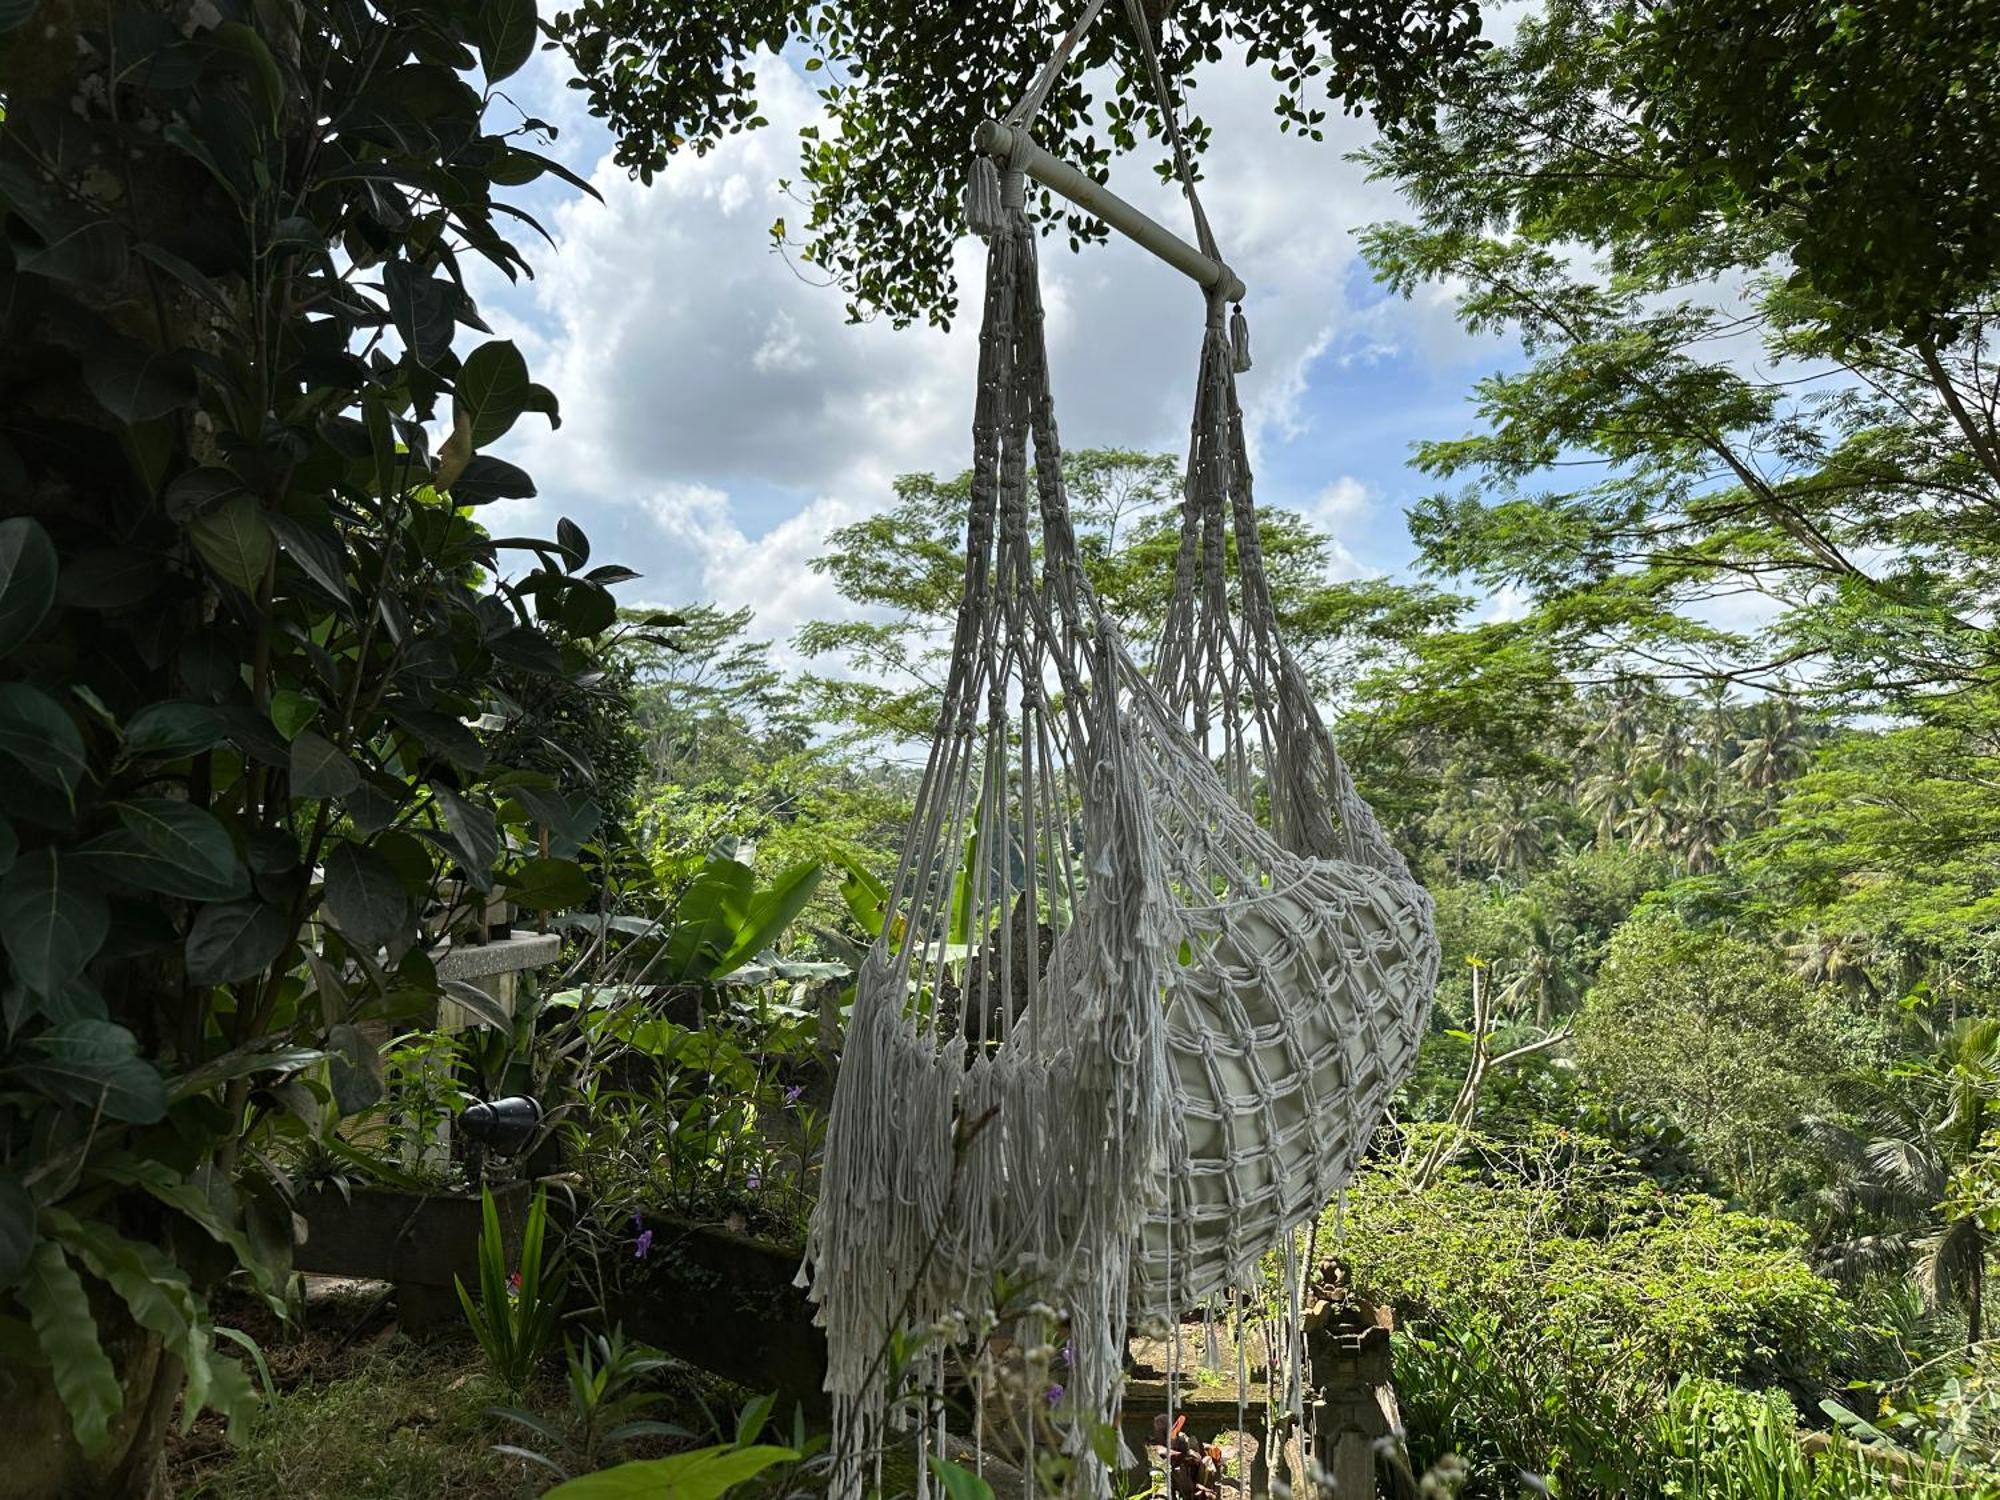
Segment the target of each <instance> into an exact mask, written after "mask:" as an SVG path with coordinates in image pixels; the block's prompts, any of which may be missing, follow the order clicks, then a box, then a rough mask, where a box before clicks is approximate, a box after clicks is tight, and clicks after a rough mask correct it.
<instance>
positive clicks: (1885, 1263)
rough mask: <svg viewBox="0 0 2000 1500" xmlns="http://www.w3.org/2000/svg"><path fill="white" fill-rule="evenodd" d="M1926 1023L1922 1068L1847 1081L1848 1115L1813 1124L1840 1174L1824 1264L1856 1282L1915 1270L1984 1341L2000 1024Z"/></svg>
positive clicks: (1829, 1199) (1927, 1293)
mask: <svg viewBox="0 0 2000 1500" xmlns="http://www.w3.org/2000/svg"><path fill="white" fill-rule="evenodd" d="M1917 1024H1918V1026H1919V1027H1920V1028H1921V1029H1923V1030H1924V1031H1925V1033H1926V1034H1924V1035H1922V1036H1921V1037H1919V1038H1918V1040H1917V1046H1916V1048H1915V1050H1916V1052H1917V1053H1918V1060H1917V1061H1915V1062H1912V1063H1908V1064H1905V1065H1902V1066H1899V1067H1896V1068H1892V1069H1890V1070H1888V1071H1886V1072H1883V1073H1871V1074H1864V1075H1858V1076H1856V1077H1853V1078H1850V1079H1848V1080H1845V1081H1844V1082H1843V1084H1842V1085H1841V1088H1840V1091H1839V1094H1838V1097H1839V1099H1840V1102H1841V1103H1842V1104H1843V1105H1845V1107H1846V1113H1845V1115H1843V1116H1833V1117H1826V1116H1815V1117H1813V1118H1810V1119H1808V1121H1807V1130H1808V1133H1809V1135H1810V1137H1811V1139H1812V1140H1813V1142H1814V1143H1815V1144H1816V1145H1817V1146H1818V1147H1819V1148H1820V1149H1821V1150H1822V1151H1824V1152H1825V1153H1826V1157H1827V1161H1828V1163H1829V1164H1830V1166H1831V1168H1832V1177H1831V1180H1830V1181H1829V1182H1828V1184H1827V1186H1826V1188H1825V1189H1824V1191H1823V1193H1822V1195H1821V1201H1822V1204H1823V1206H1824V1210H1825V1213H1826V1221H1825V1222H1826V1231H1825V1234H1826V1237H1825V1239H1824V1241H1823V1243H1822V1245H1821V1248H1820V1258H1821V1260H1822V1261H1823V1263H1824V1264H1826V1265H1827V1266H1828V1267H1829V1268H1830V1269H1833V1270H1835V1271H1837V1272H1839V1273H1840V1274H1842V1275H1844V1276H1847V1277H1848V1278H1850V1279H1852V1278H1854V1277H1858V1276H1860V1275H1863V1274H1866V1273H1868V1272H1872V1271H1880V1270H1884V1269H1889V1270H1893V1271H1895V1272H1897V1273H1905V1272H1907V1274H1909V1275H1910V1276H1911V1277H1912V1278H1913V1279H1914V1280H1915V1282H1916V1284H1917V1286H1918V1288H1919V1289H1920V1290H1921V1291H1922V1292H1923V1295H1924V1298H1925V1300H1926V1302H1927V1303H1928V1304H1929V1305H1930V1306H1932V1307H1934V1308H1935V1307H1944V1306H1949V1307H1953V1308H1956V1309H1957V1310H1958V1311H1960V1312H1962V1313H1963V1314H1964V1315H1965V1323H1966V1342H1967V1343H1969V1344H1976V1343H1978V1342H1979V1341H1980V1339H1981V1338H1982V1337H1984V1330H1985V1289H1986V1260H1987V1256H1988V1254H1989V1252H1990V1250H1991V1248H1992V1246H1991V1237H1992V1233H1993V1228H1994V1226H1993V1224H1992V1223H1991V1222H1990V1220H1991V1219H1992V1217H1993V1213H1994V1209H1993V1207H1992V1203H1991V1201H1990V1198H1989V1196H1988V1193H1987V1191H1986V1190H1985V1189H1984V1188H1983V1187H1981V1186H1979V1185H1977V1184H1981V1183H1983V1182H1984V1181H1985V1177H1986V1173H1985V1172H1984V1170H1983V1169H1984V1167H1985V1166H1986V1165H1987V1163H1988V1158H1987V1157H1986V1156H1985V1155H1984V1154H1983V1153H1985V1151H1986V1149H1987V1148H1988V1147H1989V1146H1990V1135H1991V1132H1992V1130H1993V1127H1994V1125H1995V1124H1996V1122H2000V1021H1994V1020H1991V1019H1982V1020H1968V1021H1960V1022H1958V1023H1957V1024H1955V1025H1952V1026H1950V1027H1948V1028H1946V1029H1943V1030H1938V1029H1936V1028H1934V1027H1931V1026H1930V1025H1929V1024H1928V1023H1927V1022H1926V1021H1925V1020H1924V1018H1921V1017H1920V1018H1919V1020H1918V1022H1917Z"/></svg>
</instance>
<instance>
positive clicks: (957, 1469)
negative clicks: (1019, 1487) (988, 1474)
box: [929, 1454, 993, 1500]
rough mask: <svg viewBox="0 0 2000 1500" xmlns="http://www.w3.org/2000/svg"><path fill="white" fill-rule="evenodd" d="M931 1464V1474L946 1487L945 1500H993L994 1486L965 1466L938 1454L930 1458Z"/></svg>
mask: <svg viewBox="0 0 2000 1500" xmlns="http://www.w3.org/2000/svg"><path fill="white" fill-rule="evenodd" d="M929 1462H930V1469H931V1473H932V1474H934V1475H935V1476H936V1477H937V1479H938V1482H939V1483H940V1484H942V1485H943V1486H944V1493H945V1500H993V1486H992V1485H990V1484H988V1483H987V1482H986V1480H985V1478H984V1477H983V1476H981V1475H979V1474H975V1473H974V1472H973V1471H972V1470H970V1469H968V1468H966V1467H965V1465H963V1464H955V1463H953V1462H952V1461H951V1460H950V1459H948V1458H939V1457H938V1456H937V1455H936V1454H932V1455H931V1456H930V1460H929Z"/></svg>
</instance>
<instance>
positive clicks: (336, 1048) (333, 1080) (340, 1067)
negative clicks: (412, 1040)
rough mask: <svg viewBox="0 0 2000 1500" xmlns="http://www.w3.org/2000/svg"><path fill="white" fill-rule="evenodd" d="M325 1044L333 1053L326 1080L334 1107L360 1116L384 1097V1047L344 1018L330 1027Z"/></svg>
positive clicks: (344, 1113) (345, 1112)
mask: <svg viewBox="0 0 2000 1500" xmlns="http://www.w3.org/2000/svg"><path fill="white" fill-rule="evenodd" d="M326 1047H327V1051H328V1053H330V1054H331V1056H332V1062H331V1064H330V1065H329V1066H328V1068H327V1081H328V1082H329V1083H330V1084H331V1085H332V1088H333V1107H334V1108H335V1109H337V1110H339V1111H340V1112H341V1113H342V1114H343V1115H358V1114H360V1113H361V1111H363V1110H364V1109H367V1108H369V1107H370V1106H371V1105H374V1104H376V1103H379V1102H380V1101H381V1098H382V1092H383V1090H382V1049H381V1048H380V1047H379V1046H377V1045H376V1044H375V1043H373V1042H371V1041H370V1040H368V1038H367V1037H365V1036H363V1035H362V1034H361V1030H360V1028H359V1027H357V1026H354V1025H352V1024H351V1023H349V1022H346V1021H342V1022H340V1023H338V1024H337V1025H334V1026H330V1027H328V1028H327V1033H326Z"/></svg>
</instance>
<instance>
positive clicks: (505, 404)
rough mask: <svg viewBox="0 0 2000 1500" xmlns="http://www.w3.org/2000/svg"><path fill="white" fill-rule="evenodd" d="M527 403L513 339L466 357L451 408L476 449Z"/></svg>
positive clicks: (523, 366)
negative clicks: (467, 425) (466, 424)
mask: <svg viewBox="0 0 2000 1500" xmlns="http://www.w3.org/2000/svg"><path fill="white" fill-rule="evenodd" d="M503 3H504V0H503ZM527 401H528V362H527V361H526V360H525V359H523V358H522V357H521V351H520V350H519V349H517V348H515V347H514V343H513V340H511V339H494V340H492V341H491V342H490V343H485V344H481V345H480V346H479V347H478V348H477V349H474V350H473V351H472V352H471V353H470V354H468V355H466V357H465V365H464V367H463V368H462V369H461V370H460V371H459V372H458V385H457V387H456V389H455V390H454V392H453V394H452V408H453V411H454V413H455V414H456V415H457V416H458V417H459V418H461V419H463V420H466V421H469V422H470V424H471V432H472V446H473V447H474V448H486V447H490V446H491V445H492V444H494V443H496V442H498V441H499V440H500V439H501V438H502V437H504V436H506V434H507V429H508V428H510V427H512V426H513V425H514V423H515V421H516V419H518V418H519V417H520V415H521V413H522V412H523V411H525V410H526V409H527Z"/></svg>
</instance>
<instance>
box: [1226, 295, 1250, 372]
mask: <svg viewBox="0 0 2000 1500" xmlns="http://www.w3.org/2000/svg"><path fill="white" fill-rule="evenodd" d="M1229 349H1230V355H1231V359H1230V368H1231V369H1233V370H1234V371H1235V372H1236V373H1237V374H1238V375H1244V374H1248V373H1249V370H1250V320H1249V319H1248V318H1246V317H1244V316H1243V304H1242V303H1240V302H1239V303H1237V304H1236V309H1235V311H1234V312H1232V313H1230V315H1229Z"/></svg>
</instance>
